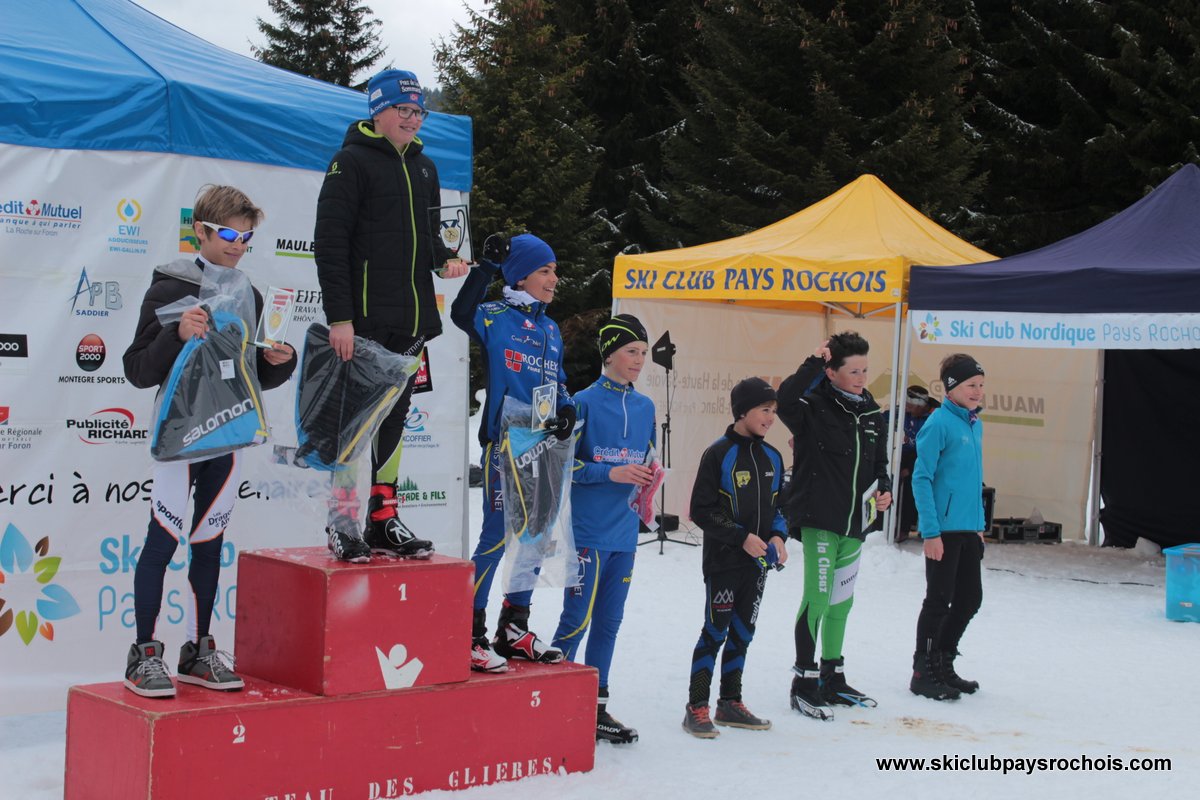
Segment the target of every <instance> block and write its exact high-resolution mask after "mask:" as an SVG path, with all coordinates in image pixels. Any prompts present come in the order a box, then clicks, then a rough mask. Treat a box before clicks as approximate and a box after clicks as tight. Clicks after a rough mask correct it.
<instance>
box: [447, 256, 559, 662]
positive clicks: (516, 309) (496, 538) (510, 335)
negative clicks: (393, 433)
mask: <svg viewBox="0 0 1200 800" xmlns="http://www.w3.org/2000/svg"><path fill="white" fill-rule="evenodd" d="M499 238H500V237H489V239H488V241H487V242H485V243H484V248H483V256H482V258H481V264H480V266H479V267H478V268H477V269H474V270H472V271H471V274H470V275H469V276H468V277H467V280H466V282H465V283H464V284H463V288H462V291H460V292H459V293H458V297H456V298H455V299H454V303H453V304H452V305H451V307H450V318H451V319H452V320H453V321H454V324H455V325H457V326H458V327H459V328H462V329H463V330H464V331H466V332H467V334H468V335H470V336H471V338H473V339H474V340H475V341H476V342H478V343H479V346H480V348H481V350H482V352H483V357H484V371H485V373H486V375H487V399H486V401H485V402H484V407H483V415H482V416H483V421H482V422H481V423H480V426H479V442H480V444H482V445H483V459H482V462H483V463H482V464H481V465H480V466H481V467H482V468H483V474H484V494H483V528H482V530H481V531H480V534H479V544H478V545H477V546H476V548H475V553H474V555H472V556H471V560H472V561H473V562H475V615H474V623H473V627H472V645H471V667H472V668H473V669H475V670H477V671H480V672H503V671H505V670H507V669H508V666H507V659H508V658H522V659H527V660H531V661H540V662H543V663H555V662H558V661H562V659H563V654H562V651H560V650H558V649H557V648H554V647H550V646H548V645H546V644H545V643H544V642H542V641H541V640H540V639H538V638H537V636H535V635H534V634H533V633H531V632H530V631H529V628H528V623H529V602H530V599H531V598H532V594H533V593H532V591H528V590H527V591H521V592H513V593H511V594H508V595H506V596H505V599H504V606H503V608H502V610H501V613H500V619H499V621H498V623H497V632H496V637H495V639H494V641H493V642H491V643H489V642H488V640H487V626H486V609H487V600H488V594H489V592H490V591H491V587H492V581H493V580H494V579H495V577H496V570H497V568H498V567H499V564H500V558H501V557H502V556H503V555H504V497H503V494H502V492H501V488H500V436H501V424H500V423H501V416H502V413H503V410H504V398H505V397H512V398H513V399H514V400H519V401H521V402H523V403H532V401H533V391H534V389H536V388H538V387H539V386H543V385H546V384H554V385H555V386H556V395H555V396H556V401H555V402H556V415H557V416H556V424H555V426H554V427H553V428H552V429H551V431H550V432H551V433H552V434H553V435H554V436H557V437H558V438H559V439H560V440H562V439H566V438H567V437H569V436H570V435H571V432H572V431H573V430H574V428H575V405H574V403H573V402H572V401H571V396H570V394H569V393H568V392H567V373H566V370H565V369H564V368H563V340H562V334H561V333H560V332H559V329H558V326H557V325H556V324H555V323H554V320H552V319H550V317H548V316H547V315H546V307H547V306H548V305H549V304H550V301H551V300H553V299H554V289H555V287H556V285H557V283H558V277H557V269H558V261H557V259H556V257H555V255H554V251H553V250H551V249H550V245H548V244H546V243H545V242H544V241H542V240H541V239H539V238H538V237H536V236H534V235H533V234H529V233H524V234H521V235H519V236H514V237H513V238H512V241H511V242H509V243H508V253H507V255H505V256H504V257H503V258H501V254H502V253H503V251H502V250H501V251H500V252H495V251H494V250H493V249H492V245H493V244H494V243H495V242H497V241H498V240H499ZM497 262H499V263H497ZM497 271H499V272H500V273H501V274H502V275H503V277H504V282H505V287H504V299H503V300H493V301H490V302H483V298H484V295H485V294H486V292H487V288H488V285H489V284H490V283H491V282H492V280H493V279H494V278H495V276H496V273H497Z"/></svg>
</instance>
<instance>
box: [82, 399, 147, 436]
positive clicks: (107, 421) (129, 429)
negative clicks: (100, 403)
mask: <svg viewBox="0 0 1200 800" xmlns="http://www.w3.org/2000/svg"><path fill="white" fill-rule="evenodd" d="M67 430H69V431H75V432H76V434H77V435H78V436H79V441H81V442H83V443H84V444H114V443H115V444H139V443H142V442H145V441H146V439H147V437H148V435H149V434H148V432H147V431H146V429H145V428H135V427H134V426H133V412H132V411H130V410H129V409H127V408H102V409H100V410H99V411H93V412H92V413H91V414H90V415H89V416H87V417H85V418H84V419H69V420H67Z"/></svg>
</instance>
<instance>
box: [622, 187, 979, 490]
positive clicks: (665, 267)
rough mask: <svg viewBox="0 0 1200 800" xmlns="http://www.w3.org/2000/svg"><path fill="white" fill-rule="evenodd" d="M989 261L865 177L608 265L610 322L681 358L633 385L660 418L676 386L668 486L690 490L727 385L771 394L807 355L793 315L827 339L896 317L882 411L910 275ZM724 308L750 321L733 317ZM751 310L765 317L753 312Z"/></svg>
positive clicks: (894, 371)
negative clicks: (756, 385) (846, 323)
mask: <svg viewBox="0 0 1200 800" xmlns="http://www.w3.org/2000/svg"><path fill="white" fill-rule="evenodd" d="M994 258H995V257H994V256H992V255H990V254H989V253H986V252H984V251H983V250H980V249H979V248H977V247H974V246H973V245H971V244H969V243H967V242H965V241H963V240H962V239H960V238H958V237H957V236H955V235H954V234H952V233H950V232H949V231H947V230H945V229H944V228H942V227H941V226H939V225H938V224H937V223H935V222H933V221H932V220H930V219H929V218H928V217H926V216H925V215H923V214H921V213H920V212H919V211H917V210H916V209H915V208H913V207H912V206H911V205H909V204H908V203H906V202H905V201H904V200H902V199H901V198H900V197H899V196H898V195H897V194H896V193H895V192H893V191H892V190H891V189H889V188H888V187H887V186H886V185H885V184H884V183H883V181H881V180H879V179H878V178H876V177H875V176H874V175H863V176H862V177H860V178H858V179H857V180H855V181H853V182H851V183H849V184H847V185H846V186H844V187H842V188H841V189H840V190H838V191H837V192H835V193H834V194H831V195H830V196H829V197H826V198H825V199H824V200H821V201H819V202H817V203H814V204H813V205H811V206H809V207H808V208H806V209H804V210H802V211H799V212H797V213H795V214H793V215H791V216H790V217H787V218H785V219H783V220H780V221H779V222H776V223H774V224H773V225H768V226H767V227H765V228H762V229H760V230H756V231H752V232H750V233H747V234H744V235H742V236H737V237H735V238H732V239H725V240H723V241H718V242H710V243H708V244H702V245H697V246H695V247H685V248H681V249H677V250H665V251H661V252H657V253H643V254H638V255H620V256H617V258H616V263H615V265H614V272H613V312H614V313H617V311H618V310H620V311H629V312H631V313H634V314H638V315H639V316H641V318H642V321H643V323H645V324H646V325H647V328H648V329H649V330H650V331H652V333H651V337H652V338H656V337H657V336H658V335H659V334H661V332H662V331H663V330H665V329H666V328H667V327H668V326H669V327H671V328H673V329H674V330H675V334H674V336H673V338H674V340H675V343H676V344H678V345H679V348H680V358H679V359H677V364H676V370H675V372H676V374H675V375H674V376H672V380H671V381H670V385H668V383H667V382H666V381H662V380H658V381H657V382H656V379H657V378H658V376H656V375H647V376H646V378H647V379H646V380H643V381H642V382H641V384H639V386H640V387H641V386H643V385H644V389H643V390H644V391H646V392H647V393H648V394H650V396H651V397H652V398H653V399H654V400H655V403H656V405H657V407H658V409H659V415H660V417H661V416H663V414H664V412H668V411H670V410H671V409H670V405H671V400H672V395H671V393H672V392H673V391H674V390H675V388H681V389H682V390H683V391H684V397H683V398H682V400H683V402H681V403H679V404H678V405H677V406H676V408H675V409H674V410H675V411H676V412H677V415H678V416H683V417H685V418H684V419H683V420H682V422H683V424H682V425H681V430H679V431H677V432H678V433H682V434H683V435H682V436H680V437H679V441H682V442H683V443H684V452H682V453H680V455H683V456H684V458H682V459H678V461H680V462H682V463H679V464H676V465H673V466H674V472H675V475H674V478H675V480H674V481H673V482H674V483H675V485H676V486H680V485H681V484H686V485H690V483H688V481H689V476H690V475H694V471H693V470H694V465H695V463H696V461H697V460H698V456H699V452H700V451H702V450H703V447H704V446H706V445H707V443H708V442H710V441H711V440H712V438H713V435H715V433H717V432H719V430H720V428H718V427H717V425H718V424H719V423H718V422H717V421H716V420H715V419H712V418H713V417H716V418H721V419H724V420H725V421H726V422H725V423H724V424H727V421H728V416H727V410H728V409H727V406H726V404H725V398H726V397H727V395H728V390H729V388H730V386H731V385H732V382H733V381H735V380H736V379H738V378H740V377H745V375H746V374H759V375H763V376H764V377H767V378H768V380H772V381H773V382H775V383H776V384H777V383H778V380H779V379H781V378H782V376H783V375H786V374H789V373H790V372H791V370H792V369H794V368H795V365H796V364H797V363H799V361H800V360H802V359H803V357H804V355H806V354H807V353H801V352H798V351H797V350H796V344H795V343H796V341H797V339H802V340H804V341H807V339H808V338H812V339H814V340H815V341H820V340H819V339H817V338H816V334H810V333H807V332H805V333H803V334H801V333H800V332H799V330H798V329H797V328H796V327H795V324H796V317H795V315H794V312H808V313H805V314H802V315H801V316H804V317H807V318H808V319H809V320H812V319H813V313H812V312H817V313H821V314H823V315H825V317H826V321H825V334H826V335H827V334H829V333H831V332H832V331H831V330H830V322H829V319H828V317H829V315H831V314H845V315H849V316H851V317H857V318H865V317H894V326H895V330H894V331H893V337H892V342H893V346H892V348H891V376H892V380H891V394H890V398H891V399H887V400H884V403H885V404H886V405H892V404H893V402H894V398H895V397H896V386H897V384H896V378H897V375H898V372H899V364H898V363H897V361H898V359H899V352H900V348H899V343H900V324H901V317H902V316H903V314H902V310H903V303H904V298H905V294H906V290H907V284H908V272H909V268H910V267H911V266H912V265H913V264H921V265H933V266H937V265H950V264H967V263H974V262H979V261H990V260H992V259H994ZM662 301H687V302H683V303H672V302H665V303H664V302H662ZM693 301H707V302H706V303H705V305H706V306H708V307H709V308H712V307H713V306H712V305H711V304H713V303H721V304H725V305H723V306H722V307H723V308H725V309H726V310H725V311H721V312H717V311H715V310H714V311H713V312H705V313H703V314H697V313H695V312H696V310H697V309H696V307H695V306H692V305H691V303H692V302H693ZM729 305H733V306H737V307H741V308H742V309H743V310H744V311H745V312H751V313H737V312H736V311H735V310H734V309H732V308H728V306H729ZM688 308H690V309H691V311H688ZM760 310H761V311H762V313H763V314H766V315H768V316H765V317H764V316H761V315H758V314H756V313H752V312H758V311H760ZM780 311H782V312H785V315H784V316H780V315H779V314H778V312H780ZM772 312H774V313H772ZM806 324H808V325H810V326H811V324H812V323H811V322H809V323H806ZM681 334H682V338H681V336H680V335H681ZM808 349H809V350H811V345H808ZM679 362H682V365H681V364H680V363H679ZM676 381H678V386H676ZM722 427H723V425H722ZM710 432H712V433H710ZM773 435H774V434H773ZM783 436H784V437H785V436H786V433H784V434H783ZM660 444H661V443H660ZM779 444H781V445H782V444H783V442H782V441H780V442H779ZM692 451H695V452H692ZM668 455H669V454H668ZM893 463H895V459H893ZM685 494H686V492H683V491H675V492H673V499H674V502H673V503H672V506H673V508H672V510H674V511H677V512H684V511H685V510H686V503H681V502H680V500H681V499H682V500H684V501H686V497H682V498H681V496H682V495H685Z"/></svg>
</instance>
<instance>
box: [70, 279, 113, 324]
mask: <svg viewBox="0 0 1200 800" xmlns="http://www.w3.org/2000/svg"><path fill="white" fill-rule="evenodd" d="M85 296H86V297H87V306H86V307H83V306H81V305H80V302H79V299H80V298H81V297H85ZM97 304H99V307H97ZM122 306H124V301H123V300H122V299H121V284H120V283H119V282H117V281H92V280H89V279H88V274H87V267H84V268H83V269H81V270H80V271H79V282H78V283H76V284H75V296H74V297H72V298H71V315H72V316H75V317H107V316H108V315H109V314H110V313H112V312H113V311H119V310H120V309H121V307H122Z"/></svg>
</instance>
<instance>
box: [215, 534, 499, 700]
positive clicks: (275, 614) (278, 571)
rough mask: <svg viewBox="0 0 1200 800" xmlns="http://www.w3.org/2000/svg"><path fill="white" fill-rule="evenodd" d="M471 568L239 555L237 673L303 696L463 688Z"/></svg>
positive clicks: (320, 553) (309, 551) (317, 553)
mask: <svg viewBox="0 0 1200 800" xmlns="http://www.w3.org/2000/svg"><path fill="white" fill-rule="evenodd" d="M474 580H475V568H474V565H472V564H471V562H470V561H463V560H462V559H458V558H447V557H446V556H438V555H435V556H434V557H433V558H431V559H429V560H428V561H397V560H393V559H383V558H376V559H374V560H373V561H372V562H371V563H370V564H348V563H345V562H342V561H336V560H335V559H334V558H333V557H331V556H330V555H329V551H328V550H326V549H325V548H324V547H302V548H289V549H285V550H254V551H250V552H245V553H241V554H240V555H239V556H238V604H237V625H236V627H235V628H234V648H233V652H234V654H235V655H236V656H237V666H238V671H239V672H245V673H246V674H248V675H254V676H256V677H259V678H262V679H264V680H268V681H271V682H272V683H278V684H282V685H284V686H291V687H294V688H296V689H302V690H304V691H306V692H310V693H312V694H322V695H339V694H354V693H356V692H365V691H370V690H373V689H406V688H408V687H410V686H434V685H436V684H440V683H454V682H457V681H465V680H466V679H467V677H468V676H469V674H470V672H471V663H470V658H469V657H470V641H471V604H472V596H473V582H474Z"/></svg>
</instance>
